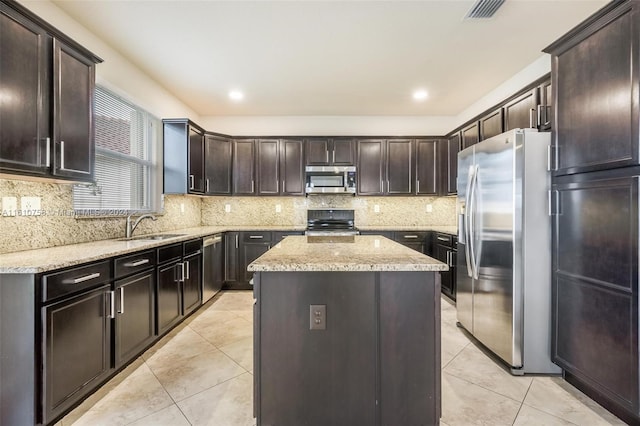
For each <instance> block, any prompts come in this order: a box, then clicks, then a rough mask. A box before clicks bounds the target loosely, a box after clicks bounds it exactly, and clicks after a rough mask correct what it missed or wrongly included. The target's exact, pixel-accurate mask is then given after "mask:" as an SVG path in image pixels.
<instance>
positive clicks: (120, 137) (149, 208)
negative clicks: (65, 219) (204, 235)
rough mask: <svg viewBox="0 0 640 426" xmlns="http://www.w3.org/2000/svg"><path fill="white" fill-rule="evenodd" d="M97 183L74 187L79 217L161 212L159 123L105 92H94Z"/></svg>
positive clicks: (136, 108)
mask: <svg viewBox="0 0 640 426" xmlns="http://www.w3.org/2000/svg"><path fill="white" fill-rule="evenodd" d="M94 120H95V140H96V163H95V176H94V178H95V183H93V184H89V185H87V184H78V185H74V188H73V207H74V210H75V212H76V215H78V216H85V215H88V216H110V215H128V214H132V213H142V212H158V211H159V210H160V202H161V200H160V199H161V196H160V188H161V185H160V183H159V182H158V179H159V172H158V170H159V169H160V165H159V161H158V159H159V158H160V156H161V152H159V151H160V150H159V149H158V147H159V146H160V145H161V141H162V134H161V126H162V122H161V121H160V120H159V119H158V118H156V117H154V116H152V115H151V114H149V113H148V112H146V111H144V110H143V109H141V108H139V107H137V106H135V105H133V104H131V103H130V102H127V101H125V100H124V99H122V98H120V97H118V96H117V95H115V94H114V93H112V92H110V91H108V90H107V89H105V88H103V87H100V86H96V89H95V109H94Z"/></svg>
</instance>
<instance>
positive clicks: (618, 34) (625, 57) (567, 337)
mask: <svg viewBox="0 0 640 426" xmlns="http://www.w3.org/2000/svg"><path fill="white" fill-rule="evenodd" d="M639 26H640V3H639V2H637V1H619V2H611V3H609V4H608V5H606V6H605V7H604V8H602V9H601V10H600V11H599V12H598V13H596V14H595V15H593V16H591V17H589V18H588V19H587V20H586V21H585V22H583V23H581V24H580V25H579V26H578V27H576V28H575V29H573V30H572V31H570V32H569V33H568V34H566V35H565V36H563V37H562V38H561V39H559V40H558V41H556V42H555V43H554V44H552V45H551V46H549V47H548V48H547V49H545V51H546V52H547V53H550V54H551V64H552V71H551V82H552V91H553V94H552V96H553V98H554V99H553V113H554V117H553V120H552V121H553V125H554V128H553V135H552V145H553V148H555V161H554V163H555V164H554V166H555V172H554V173H553V176H552V193H551V195H552V197H551V200H552V213H553V215H552V291H553V293H552V314H553V317H552V319H553V322H552V327H553V328H552V348H551V349H552V359H553V361H554V362H555V363H557V364H558V365H560V366H561V367H562V368H563V370H564V377H565V379H566V380H567V381H568V382H569V383H571V384H573V385H574V386H576V387H577V388H579V389H580V390H581V391H582V392H584V393H585V394H587V395H588V396H590V397H591V398H593V399H595V400H596V401H597V402H598V403H600V404H601V405H603V406H604V407H605V408H607V409H609V410H610V411H612V412H613V413H614V414H616V415H617V416H618V417H620V418H621V419H622V420H624V421H625V422H627V423H629V424H640V393H639V388H640V357H639V353H638V341H639V332H638V320H639V316H638V304H639V300H640V294H639V293H638V258H639V256H638V254H639V248H640V247H639V246H638V241H639V235H638V225H639V219H638V217H639V213H640V212H639V203H638V196H639V195H640V194H639V180H640V167H638V160H639V149H640V146H639V142H638V137H639V136H638V128H639V127H640V117H639V115H638V105H639V103H640V102H639V101H640V100H639V94H638V84H639V72H640V70H639V67H640V65H639V63H638V60H637V51H638V46H640V32H638V30H637V29H638V28H639ZM546 96H548V93H547V95H546ZM585 348H588V350H585Z"/></svg>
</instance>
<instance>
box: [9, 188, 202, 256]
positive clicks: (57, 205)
mask: <svg viewBox="0 0 640 426" xmlns="http://www.w3.org/2000/svg"><path fill="white" fill-rule="evenodd" d="M72 193H73V185H71V184H57V183H43V182H28V181H19V180H6V179H0V197H16V198H17V204H18V209H20V197H26V196H29V197H40V198H41V206H40V210H41V211H42V215H40V216H22V215H19V216H14V217H2V216H0V253H7V252H13V251H20V250H29V249H36V248H44V247H53V246H61V245H65V244H73V243H82V242H86V241H96V240H105V239H110V238H120V237H123V236H124V233H125V218H124V217H117V218H106V217H102V218H93V219H92V218H76V217H75V216H74V214H73V195H72ZM0 202H1V199H0ZM181 205H182V206H184V212H182V208H181V207H182V206H181ZM2 210H5V206H2ZM200 211H201V201H200V198H197V197H188V196H180V195H171V196H169V195H167V196H165V198H164V213H163V214H162V215H158V220H157V221H151V220H144V221H142V222H141V223H140V225H139V226H138V228H137V229H136V231H135V233H136V234H148V233H153V232H161V231H171V230H174V229H179V228H188V227H192V226H199V225H200V223H201V216H200Z"/></svg>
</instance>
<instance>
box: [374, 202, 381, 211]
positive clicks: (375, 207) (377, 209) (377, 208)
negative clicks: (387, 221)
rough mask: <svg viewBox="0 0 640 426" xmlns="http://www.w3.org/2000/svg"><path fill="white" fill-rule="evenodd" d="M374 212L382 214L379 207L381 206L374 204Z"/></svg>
mask: <svg viewBox="0 0 640 426" xmlns="http://www.w3.org/2000/svg"><path fill="white" fill-rule="evenodd" d="M373 212H374V213H380V206H379V205H377V204H374V205H373Z"/></svg>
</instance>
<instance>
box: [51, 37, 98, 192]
mask: <svg viewBox="0 0 640 426" xmlns="http://www.w3.org/2000/svg"><path fill="white" fill-rule="evenodd" d="M53 81H54V84H53V99H54V103H53V131H54V133H53V134H54V142H55V143H54V144H53V146H54V152H55V155H54V159H55V167H54V169H53V174H54V175H56V176H64V177H70V178H74V179H79V180H91V179H92V178H93V165H94V162H95V158H94V134H93V98H94V95H93V87H94V81H95V64H94V63H93V61H91V60H89V59H87V58H85V57H84V56H82V55H80V54H79V53H78V52H76V51H75V50H74V49H72V48H71V47H69V46H67V45H65V44H64V43H62V42H60V41H59V40H55V39H54V41H53Z"/></svg>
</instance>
